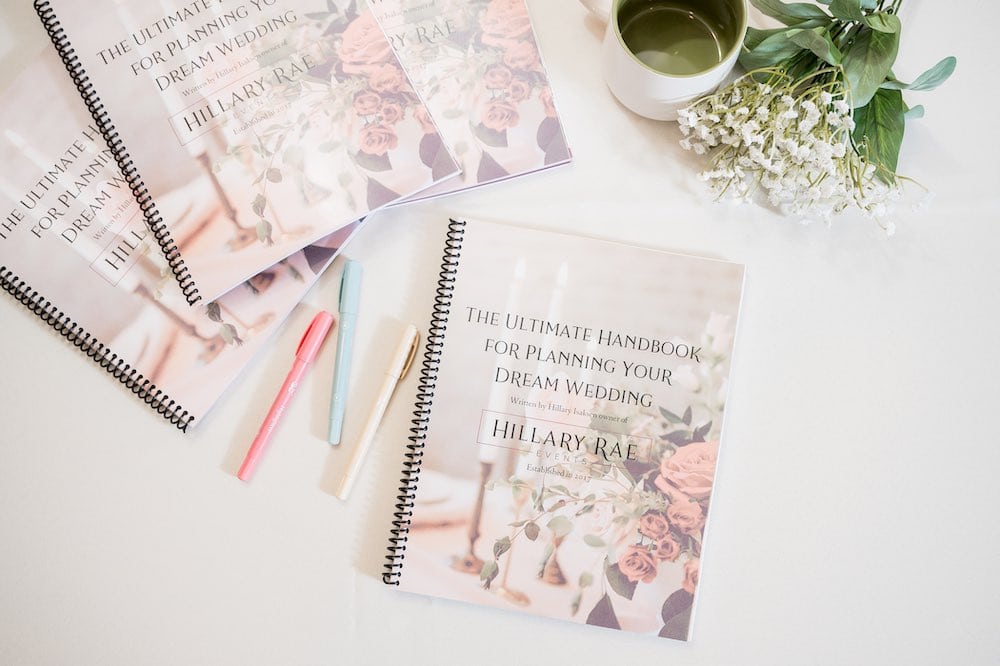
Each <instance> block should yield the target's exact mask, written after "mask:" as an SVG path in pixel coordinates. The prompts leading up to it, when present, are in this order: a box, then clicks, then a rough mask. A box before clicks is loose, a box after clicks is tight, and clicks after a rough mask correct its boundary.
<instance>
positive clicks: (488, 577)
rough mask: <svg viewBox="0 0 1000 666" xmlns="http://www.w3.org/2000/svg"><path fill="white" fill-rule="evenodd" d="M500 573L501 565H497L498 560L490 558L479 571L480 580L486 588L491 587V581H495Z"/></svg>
mask: <svg viewBox="0 0 1000 666" xmlns="http://www.w3.org/2000/svg"><path fill="white" fill-rule="evenodd" d="M498 573H500V567H499V566H497V563H496V560H490V561H489V562H486V563H485V564H483V568H482V569H481V570H480V571H479V580H480V581H481V582H482V584H483V587H484V588H485V589H487V590H488V589H490V583H492V582H493V579H494V578H496V577H497V574H498Z"/></svg>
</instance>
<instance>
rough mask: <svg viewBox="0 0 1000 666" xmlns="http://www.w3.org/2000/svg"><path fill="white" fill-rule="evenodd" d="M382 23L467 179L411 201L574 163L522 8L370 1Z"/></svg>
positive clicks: (429, 140)
mask: <svg viewBox="0 0 1000 666" xmlns="http://www.w3.org/2000/svg"><path fill="white" fill-rule="evenodd" d="M369 4H370V5H371V8H372V11H373V12H375V15H376V17H377V18H378V20H379V24H380V25H381V26H382V28H383V29H384V30H385V32H386V35H387V36H388V38H389V42H390V43H391V44H392V47H393V49H394V50H395V51H396V54H397V55H398V56H399V59H400V61H401V62H402V63H403V66H404V67H405V68H406V71H407V73H408V74H409V75H410V78H411V79H412V80H413V83H414V86H415V87H416V89H417V92H419V93H420V94H421V95H422V96H423V98H424V99H425V100H426V102H427V107H428V108H429V109H430V111H431V114H432V115H433V116H434V120H435V121H436V122H437V125H438V127H439V128H440V130H441V137H443V139H444V142H445V145H444V146H441V145H439V144H438V143H437V139H436V137H433V136H428V137H425V138H424V140H423V142H422V151H423V152H424V153H425V154H436V153H437V152H438V151H441V150H445V149H447V150H450V151H451V152H452V154H454V155H455V156H456V158H457V159H458V161H459V163H460V164H461V167H462V177H461V179H452V180H449V181H448V182H446V183H442V184H441V185H437V186H435V187H433V188H431V189H430V190H427V191H426V192H424V193H422V194H419V195H417V196H416V197H414V198H421V197H425V196H434V195H441V194H448V193H450V192H455V191H459V190H463V189H467V188H470V187H477V186H479V185H485V184H487V183H492V182H495V181H499V180H504V179H506V178H511V177H514V176H519V175H522V174H527V173H532V172H535V171H538V170H540V169H546V168H548V167H552V166H557V165H560V164H565V163H566V162H569V161H570V159H571V155H570V150H569V148H568V146H567V144H566V136H565V134H564V132H563V128H562V124H561V122H560V120H559V114H558V113H557V111H556V105H555V101H554V100H553V95H552V88H551V86H550V85H549V79H548V74H547V73H546V71H545V65H544V63H543V61H542V54H541V51H540V50H539V46H538V41H537V39H536V38H535V32H534V30H533V29H532V25H531V17H530V16H529V14H528V7H527V5H526V4H525V2H524V0H370V3H369Z"/></svg>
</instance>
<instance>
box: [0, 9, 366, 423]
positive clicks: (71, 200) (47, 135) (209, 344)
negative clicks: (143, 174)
mask: <svg viewBox="0 0 1000 666" xmlns="http://www.w3.org/2000/svg"><path fill="white" fill-rule="evenodd" d="M43 39H44V34H43V33H42V30H41V28H39V41H40V42H41V41H43ZM0 127H3V132H2V133H0V160H2V162H3V164H4V165H5V170H4V175H3V176H2V177H0V210H2V211H4V212H3V214H2V215H0V289H3V290H4V291H6V292H8V293H9V294H10V295H11V296H12V297H13V298H14V299H16V300H17V301H19V302H20V303H21V304H23V305H24V306H25V307H26V308H27V309H28V310H29V311H30V312H32V313H34V314H35V315H37V316H38V317H39V318H40V319H41V320H42V321H43V322H45V323H46V324H48V325H49V326H50V327H51V328H52V329H54V330H55V331H56V332H58V333H59V334H60V335H62V336H63V337H64V338H65V339H66V340H68V341H69V342H70V343H72V344H73V345H74V346H75V347H77V348H78V349H79V350H80V351H82V352H83V353H84V354H86V355H87V356H88V357H89V358H90V359H92V360H93V361H94V362H95V363H96V364H97V365H99V366H100V367H101V368H103V369H104V370H106V371H107V372H108V373H109V374H111V375H112V376H113V377H114V378H115V379H117V380H118V381H120V382H121V383H122V384H123V385H125V386H126V387H127V388H128V389H129V390H130V391H131V392H133V393H135V394H136V395H137V396H138V397H139V398H140V399H141V400H142V401H143V402H145V403H146V404H147V405H149V407H150V408H152V409H153V410H154V411H156V412H157V413H158V414H160V415H161V416H163V418H165V419H167V420H168V421H170V422H171V423H173V424H174V425H176V426H177V427H178V428H180V429H181V430H186V429H187V428H188V427H189V426H191V425H192V424H193V423H195V422H196V421H197V420H199V419H200V418H201V417H202V416H203V415H204V414H205V413H206V412H207V411H208V409H209V408H210V407H211V406H212V404H213V403H214V402H215V401H216V400H217V399H218V398H219V396H220V395H221V394H222V393H223V392H224V390H225V389H226V387H227V386H228V385H229V384H230V383H231V382H232V381H233V379H234V378H235V377H236V376H237V375H238V374H239V372H240V371H241V370H242V369H243V367H244V366H245V365H246V364H247V363H248V362H249V361H250V359H251V358H252V357H253V355H254V353H255V352H256V351H257V350H259V349H260V348H261V347H262V345H263V343H264V342H265V341H266V340H267V339H268V338H269V337H270V336H271V334H272V333H274V331H276V330H277V328H278V326H279V325H280V324H281V322H282V321H283V320H284V319H285V318H286V317H287V315H288V313H289V312H291V310H292V308H294V307H295V305H296V304H297V303H298V302H299V301H300V300H301V299H302V297H303V296H304V295H305V292H306V291H307V290H308V289H309V287H310V286H311V285H312V284H313V282H314V281H315V280H316V278H317V277H318V276H319V275H320V273H321V272H322V271H323V270H324V269H325V268H326V267H327V266H328V265H329V264H330V262H331V261H332V260H333V257H334V256H335V255H336V253H337V250H338V248H340V247H341V245H342V244H343V243H344V242H345V241H346V240H347V238H348V236H350V234H351V233H352V231H353V229H354V228H355V227H356V226H357V225H356V224H355V225H350V226H349V227H347V228H345V229H343V230H341V231H340V232H337V233H335V234H332V235H331V236H329V237H327V238H324V239H322V240H321V241H320V242H319V243H316V244H313V245H310V246H309V247H307V248H305V249H304V250H301V251H299V252H296V253H295V254H293V255H292V256H290V257H288V258H287V259H286V260H284V261H283V262H281V263H279V264H277V265H275V266H273V267H271V268H269V269H267V270H266V271H263V272H261V273H259V274H257V275H255V276H253V277H252V278H251V279H250V280H249V281H248V282H247V283H246V284H244V285H241V286H240V287H238V288H236V289H235V290H233V291H231V292H229V293H227V294H225V295H223V296H222V297H221V298H219V299H218V300H217V301H215V302H213V303H211V304H206V305H205V306H199V307H197V308H192V307H190V306H189V305H188V303H187V299H186V298H185V293H184V291H183V290H182V289H181V288H180V286H179V285H178V284H177V283H176V282H175V280H174V279H173V277H172V276H171V269H170V260H169V257H165V256H163V255H162V254H161V253H160V251H159V248H158V246H157V243H156V241H155V239H154V237H153V234H152V232H151V231H150V230H149V229H148V228H147V227H146V225H145V224H144V221H143V214H142V210H141V209H140V206H139V204H138V202H137V201H136V200H135V198H134V197H133V196H132V193H131V192H130V189H129V185H128V182H127V181H126V179H125V177H124V176H123V175H122V173H121V171H120V170H119V169H118V167H117V164H116V163H115V160H114V159H113V157H112V155H111V151H110V150H109V149H108V146H107V144H106V143H105V142H104V141H103V139H102V138H101V134H100V132H99V131H98V130H97V128H96V127H95V126H94V124H93V122H92V119H91V118H89V117H88V116H87V113H86V111H85V109H84V107H83V105H81V104H80V103H79V97H78V95H77V91H76V89H75V88H74V87H73V86H72V85H71V84H70V82H69V79H67V78H66V76H65V72H64V70H63V67H62V63H61V62H60V60H59V58H58V56H57V55H56V53H55V51H54V50H53V49H52V48H47V49H45V50H44V51H43V53H42V54H41V55H40V57H39V58H38V59H37V60H36V61H35V62H34V63H33V64H32V65H31V66H30V67H29V68H28V69H27V70H25V71H24V72H23V73H22V74H21V76H19V77H18V78H17V79H16V80H15V81H14V82H13V83H12V84H11V86H10V87H9V88H8V89H6V90H4V91H3V92H2V94H0ZM189 205H192V206H194V207H200V206H201V207H203V206H211V203H210V202H208V203H205V202H204V201H202V200H197V199H195V200H192V201H191V202H189ZM40 333H43V331H41V329H40Z"/></svg>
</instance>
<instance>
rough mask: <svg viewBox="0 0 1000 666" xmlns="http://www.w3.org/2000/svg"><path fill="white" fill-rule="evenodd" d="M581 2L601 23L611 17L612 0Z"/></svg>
mask: <svg viewBox="0 0 1000 666" xmlns="http://www.w3.org/2000/svg"><path fill="white" fill-rule="evenodd" d="M580 4H582V5H583V6H584V7H586V8H587V11H589V12H590V13H591V15H593V17H594V18H596V19H597V20H598V21H600V22H601V23H607V22H608V21H609V20H610V18H611V0H580Z"/></svg>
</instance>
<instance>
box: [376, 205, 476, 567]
mask: <svg viewBox="0 0 1000 666" xmlns="http://www.w3.org/2000/svg"><path fill="white" fill-rule="evenodd" d="M464 235H465V222H464V221H461V222H459V221H457V220H451V224H449V225H448V236H447V240H446V241H445V245H444V257H443V258H442V259H441V274H440V278H439V279H438V286H437V292H436V296H435V298H434V310H433V313H432V314H431V324H430V330H428V332H427V343H426V344H425V345H424V360H423V364H422V367H421V369H420V386H419V388H418V389H417V402H416V406H415V408H414V410H413V420H412V421H411V422H410V423H412V427H411V428H410V443H409V444H407V445H406V453H405V454H404V460H403V475H402V477H401V478H400V480H399V495H398V496H397V498H396V511H395V512H394V513H393V518H394V520H393V521H392V529H391V530H390V532H391V536H390V537H389V549H388V553H387V554H386V556H385V559H386V560H387V562H386V563H385V564H384V565H383V568H384V569H385V572H384V573H383V574H382V582H383V583H385V584H386V585H399V575H400V572H401V570H402V567H403V558H404V557H405V555H406V539H407V534H408V533H409V531H410V518H411V517H412V516H413V499H414V497H415V496H416V491H417V482H418V481H420V463H421V461H422V460H423V457H424V440H425V439H426V437H427V421H428V419H429V418H430V414H431V403H432V402H433V401H434V388H435V387H436V386H437V373H438V364H439V363H440V361H441V349H442V347H443V346H444V334H445V331H446V330H447V328H448V314H449V313H450V312H451V296H452V293H454V291H455V273H457V272H458V260H459V258H460V257H461V254H462V238H463V236H464Z"/></svg>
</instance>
